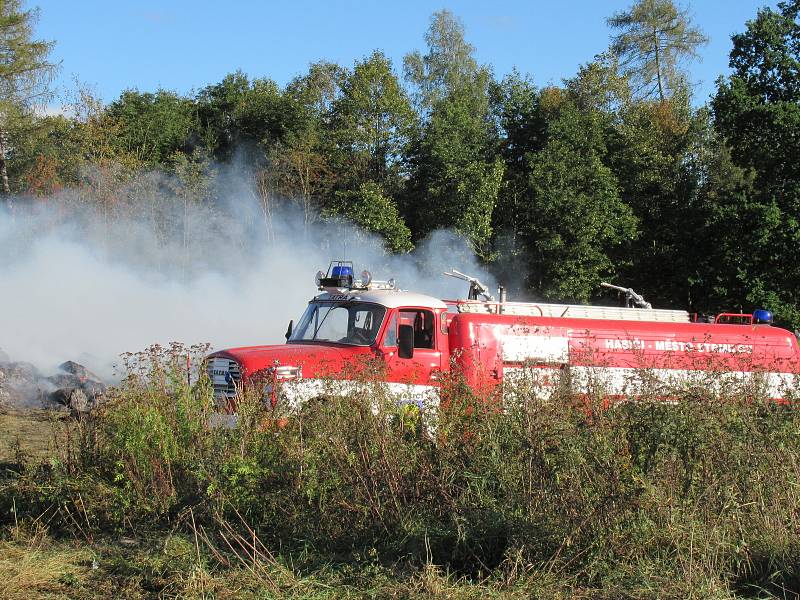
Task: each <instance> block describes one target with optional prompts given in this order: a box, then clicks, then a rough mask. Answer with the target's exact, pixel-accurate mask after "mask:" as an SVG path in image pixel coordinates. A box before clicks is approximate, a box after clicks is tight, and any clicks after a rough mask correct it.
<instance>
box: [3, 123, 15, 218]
mask: <svg viewBox="0 0 800 600" xmlns="http://www.w3.org/2000/svg"><path fill="white" fill-rule="evenodd" d="M5 137H6V132H5V131H2V130H0V180H2V188H0V193H2V196H3V198H5V199H6V205H7V206H8V209H9V210H13V209H14V201H13V200H12V198H11V187H10V186H9V185H8V169H7V168H6V143H5Z"/></svg>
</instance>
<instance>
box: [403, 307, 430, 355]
mask: <svg viewBox="0 0 800 600" xmlns="http://www.w3.org/2000/svg"><path fill="white" fill-rule="evenodd" d="M400 323H402V324H405V325H413V326H414V348H429V349H432V348H433V346H434V336H433V330H434V318H433V313H432V312H431V311H429V310H410V309H405V310H401V311H400Z"/></svg>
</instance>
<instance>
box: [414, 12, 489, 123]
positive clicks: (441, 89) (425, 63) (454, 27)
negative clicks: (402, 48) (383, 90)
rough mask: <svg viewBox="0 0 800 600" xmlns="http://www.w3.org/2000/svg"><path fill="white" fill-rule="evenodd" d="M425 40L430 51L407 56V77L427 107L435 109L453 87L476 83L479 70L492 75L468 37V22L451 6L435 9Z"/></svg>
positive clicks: (419, 102) (420, 101) (421, 102)
mask: <svg viewBox="0 0 800 600" xmlns="http://www.w3.org/2000/svg"><path fill="white" fill-rule="evenodd" d="M425 43H426V44H427V46H428V52H427V54H425V55H423V54H422V53H421V52H419V51H414V52H411V53H409V54H407V55H406V56H405V58H404V59H403V65H404V71H405V78H406V80H407V81H409V82H411V83H413V84H414V85H415V86H416V88H417V102H418V104H419V106H420V107H421V109H422V110H423V111H429V110H431V109H433V107H434V106H435V105H436V104H437V103H438V102H440V101H442V100H444V99H445V98H446V96H447V95H448V94H449V93H451V92H452V91H453V90H456V89H459V88H463V87H471V86H473V85H474V84H475V77H476V75H477V74H479V73H481V74H482V75H484V76H485V75H488V71H487V70H486V69H485V68H482V67H480V66H479V65H478V63H477V61H476V60H475V57H474V54H475V48H474V47H473V46H472V45H471V44H469V43H467V41H466V39H465V38H464V25H463V24H462V23H461V21H460V20H459V19H458V18H456V16H455V15H454V14H453V13H452V12H450V11H449V10H440V11H438V12H435V13H433V16H432V17H431V24H430V26H429V27H428V31H427V32H426V33H425Z"/></svg>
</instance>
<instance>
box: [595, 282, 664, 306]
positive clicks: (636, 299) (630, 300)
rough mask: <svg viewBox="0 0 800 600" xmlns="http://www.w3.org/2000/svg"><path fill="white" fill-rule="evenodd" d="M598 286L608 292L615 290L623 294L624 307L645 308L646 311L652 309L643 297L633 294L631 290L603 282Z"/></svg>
mask: <svg viewBox="0 0 800 600" xmlns="http://www.w3.org/2000/svg"><path fill="white" fill-rule="evenodd" d="M600 286H601V287H604V288H608V289H610V290H617V291H618V292H620V293H621V294H625V306H627V307H628V308H646V309H648V310H650V309H652V308H653V305H652V304H650V303H649V302H648V301H647V300H645V299H644V296H642V295H641V294H637V293H636V292H634V291H633V288H626V287H622V286H620V285H614V284H612V283H606V282H605V281H603V282H601V283H600Z"/></svg>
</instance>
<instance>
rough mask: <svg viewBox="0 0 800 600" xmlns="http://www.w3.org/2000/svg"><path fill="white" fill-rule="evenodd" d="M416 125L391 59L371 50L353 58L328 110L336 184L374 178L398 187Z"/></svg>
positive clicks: (349, 184)
mask: <svg viewBox="0 0 800 600" xmlns="http://www.w3.org/2000/svg"><path fill="white" fill-rule="evenodd" d="M415 127H416V114H415V113H414V110H413V108H412V107H411V103H410V101H409V99H408V97H407V96H406V94H405V92H404V91H403V89H402V88H401V86H400V83H399V81H398V80H397V77H396V76H395V74H394V73H393V72H392V64H391V61H390V60H389V59H388V58H387V57H386V56H385V55H384V54H382V53H381V52H379V51H375V52H373V53H372V55H370V56H369V57H368V58H367V59H365V60H363V61H360V62H357V63H356V65H355V68H354V69H353V71H352V73H351V74H350V75H349V77H348V78H347V79H346V80H345V82H344V85H343V86H342V93H341V96H340V97H339V98H338V99H337V100H336V101H335V102H334V103H333V106H332V109H331V125H330V129H331V137H332V140H333V144H334V146H333V159H334V161H335V168H336V170H337V173H338V175H339V177H340V181H339V187H343V188H344V189H354V188H357V187H358V186H360V185H361V183H364V182H367V181H372V182H375V183H378V184H380V185H382V186H383V187H384V189H388V190H392V189H394V190H396V189H397V188H398V186H399V175H400V173H399V169H400V167H401V163H400V160H401V158H402V156H403V153H404V151H405V149H406V147H407V145H408V143H409V141H410V139H411V135H412V133H413V131H414V129H415Z"/></svg>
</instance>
